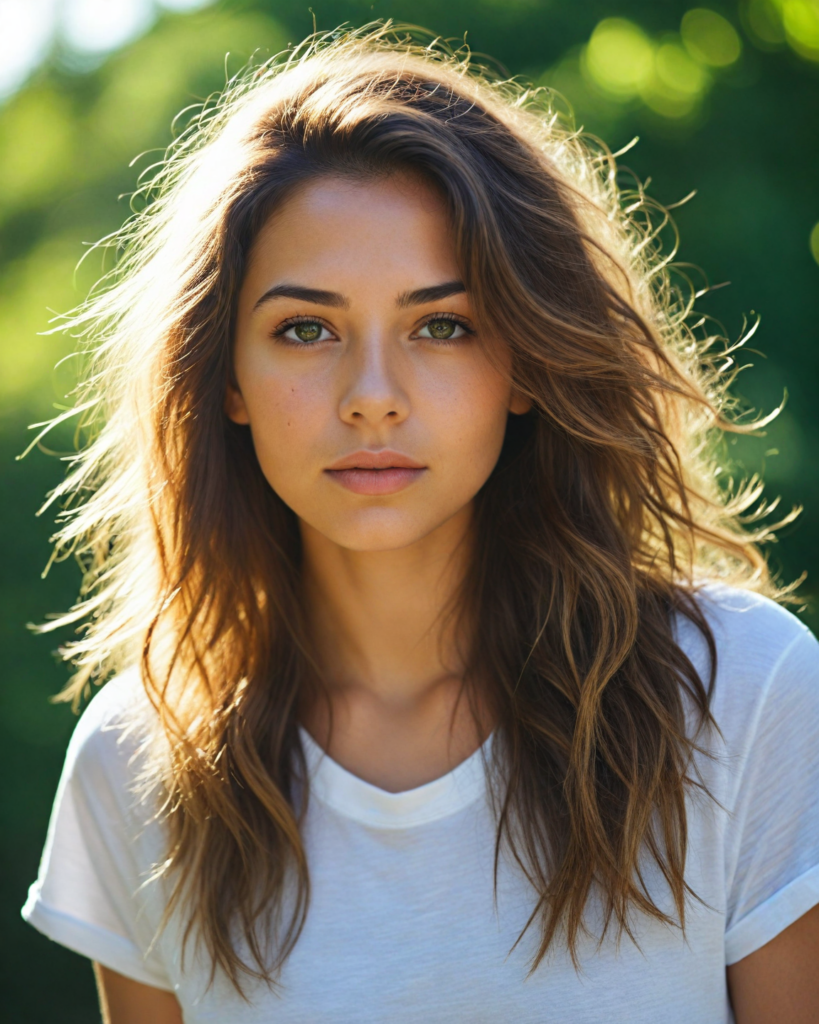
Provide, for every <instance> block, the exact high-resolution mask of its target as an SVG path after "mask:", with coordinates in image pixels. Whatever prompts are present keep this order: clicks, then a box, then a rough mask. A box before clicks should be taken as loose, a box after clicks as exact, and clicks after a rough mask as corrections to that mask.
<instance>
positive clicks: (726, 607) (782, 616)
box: [677, 583, 819, 732]
mask: <svg viewBox="0 0 819 1024" xmlns="http://www.w3.org/2000/svg"><path fill="white" fill-rule="evenodd" d="M696 600H697V603H698V604H699V607H700V609H701V611H702V613H703V615H704V616H705V619H706V621H707V623H708V625H709V626H710V628H711V632H712V634H713V637H714V643H715V646H716V655H717V662H716V677H715V683H714V691H713V695H712V705H711V708H712V713H713V714H714V717H715V719H716V721H717V724H718V725H719V726H720V728H722V729H725V728H728V729H729V730H730V731H732V732H733V731H735V730H739V731H740V732H741V731H744V730H745V729H750V730H754V729H755V728H756V726H757V725H758V724H759V717H760V716H761V715H762V714H763V713H764V714H765V716H766V718H767V719H768V720H769V723H771V722H775V721H776V720H777V719H779V718H780V716H782V715H787V716H792V715H794V714H801V715H805V716H807V718H808V719H809V721H810V725H811V727H812V728H814V729H817V728H819V642H817V640H816V637H815V636H814V635H813V633H811V631H810V630H809V629H808V627H807V626H805V625H804V623H802V622H801V621H800V620H799V619H798V618H797V617H796V615H794V614H793V613H792V612H790V611H788V610H787V609H786V608H784V607H782V605H780V604H777V603H776V601H773V600H771V599H770V598H768V597H764V596H762V595H761V594H757V593H754V592H753V591H750V590H742V589H739V588H736V587H729V586H725V585H723V584H718V583H708V584H706V585H704V586H702V587H700V588H699V590H698V591H697V594H696ZM677 640H678V642H679V644H680V646H681V647H682V649H683V650H684V651H685V653H686V654H687V655H688V656H689V658H691V660H692V661H693V663H694V665H695V667H696V668H697V670H698V672H699V673H700V675H701V677H702V678H703V680H707V679H708V676H709V674H710V673H709V665H710V662H709V655H708V647H707V645H706V643H705V640H704V638H703V636H702V634H701V632H700V630H699V629H698V628H697V627H696V626H695V625H694V624H693V623H692V622H691V621H690V620H687V619H684V618H683V617H682V616H681V617H680V619H679V621H678V623H677ZM791 724H793V723H792V720H791Z"/></svg>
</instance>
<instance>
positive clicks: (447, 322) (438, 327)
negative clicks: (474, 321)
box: [418, 316, 472, 341]
mask: <svg viewBox="0 0 819 1024" xmlns="http://www.w3.org/2000/svg"><path fill="white" fill-rule="evenodd" d="M471 333H472V331H470V330H469V328H468V327H465V326H464V325H463V324H462V323H460V322H459V321H458V320H454V319H452V317H448V316H439V317H435V318H434V319H433V320H427V322H426V323H425V324H424V326H423V327H422V328H421V330H420V331H419V332H418V335H419V337H421V338H432V339H433V341H450V340H454V339H456V338H463V337H465V335H467V334H471Z"/></svg>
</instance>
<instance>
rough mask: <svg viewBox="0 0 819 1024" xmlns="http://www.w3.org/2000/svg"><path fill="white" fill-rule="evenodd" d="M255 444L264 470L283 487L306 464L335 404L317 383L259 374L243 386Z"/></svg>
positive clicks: (277, 485)
mask: <svg viewBox="0 0 819 1024" xmlns="http://www.w3.org/2000/svg"><path fill="white" fill-rule="evenodd" d="M242 393H243V395H244V397H245V402H246V404H247V408H248V413H249V417H250V430H251V434H252V436H253V444H254V446H255V449H256V455H257V457H258V459H259V464H260V465H261V467H262V471H263V472H264V474H265V476H266V477H267V479H268V481H269V482H270V484H271V486H273V487H274V489H276V490H279V489H280V487H281V486H282V485H283V484H284V486H287V483H288V481H290V480H291V478H292V477H293V467H301V466H303V465H304V459H305V456H306V454H307V452H308V451H314V450H315V447H316V443H317V441H318V439H319V438H320V437H321V436H322V433H323V431H324V429H325V427H326V420H327V415H328V413H327V410H328V406H329V405H330V404H331V403H330V401H329V398H328V396H327V395H326V394H325V393H324V389H323V388H321V387H320V386H318V385H316V384H315V383H308V382H305V381H304V380H293V379H288V378H287V377H286V376H283V375H278V374H277V375H273V374H269V375H259V376H256V377H255V378H254V379H253V381H252V383H250V384H249V385H247V386H245V387H243V388H242Z"/></svg>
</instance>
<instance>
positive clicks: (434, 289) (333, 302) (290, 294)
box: [253, 281, 466, 309]
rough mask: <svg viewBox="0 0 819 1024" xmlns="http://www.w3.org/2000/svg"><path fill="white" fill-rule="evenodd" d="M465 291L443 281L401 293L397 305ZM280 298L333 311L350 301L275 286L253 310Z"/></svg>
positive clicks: (309, 290)
mask: <svg viewBox="0 0 819 1024" xmlns="http://www.w3.org/2000/svg"><path fill="white" fill-rule="evenodd" d="M465 291H466V288H465V286H464V284H463V282H462V281H445V282H444V283H443V284H435V285H432V286H431V287H429V288H416V290H415V291H412V292H402V293H401V294H400V295H399V296H398V300H397V305H398V307H399V308H400V309H406V308H407V306H423V305H424V304H425V303H428V302H440V300H441V299H446V298H449V296H450V295H460V294H462V293H463V292H465ZM280 298H281V299H300V300H301V301H302V302H312V303H313V304H314V305H316V306H332V307H333V308H335V309H349V308H350V300H349V299H348V298H346V296H344V295H342V294H341V293H340V292H328V291H325V290H324V289H323V288H305V287H303V286H302V285H299V284H277V285H276V286H275V287H274V288H268V290H267V291H266V292H265V293H264V295H262V297H261V298H260V299H259V300H258V301H257V302H256V305H255V306H254V307H253V308H254V309H258V308H259V306H261V305H263V304H264V303H265V302H270V300H271V299H280Z"/></svg>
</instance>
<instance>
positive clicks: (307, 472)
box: [95, 177, 819, 1024]
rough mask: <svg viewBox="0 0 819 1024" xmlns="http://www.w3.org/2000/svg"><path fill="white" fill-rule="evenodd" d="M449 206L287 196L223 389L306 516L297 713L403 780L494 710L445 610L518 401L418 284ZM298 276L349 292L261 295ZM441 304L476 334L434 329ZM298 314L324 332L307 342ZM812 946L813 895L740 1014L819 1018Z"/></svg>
mask: <svg viewBox="0 0 819 1024" xmlns="http://www.w3.org/2000/svg"><path fill="white" fill-rule="evenodd" d="M446 224H447V219H446V212H445V210H444V208H443V205H442V202H441V200H440V199H439V197H438V196H437V195H436V193H434V192H433V191H431V190H430V189H429V188H427V187H426V186H425V185H423V184H422V183H420V182H418V181H416V180H413V179H411V178H407V177H396V178H391V179H383V180H380V181H370V182H364V183H362V182H358V183H355V182H351V181H343V180H337V179H324V180H321V181H319V182H316V183H313V184H312V185H310V186H309V187H307V188H305V189H303V190H302V191H301V192H300V193H298V194H297V195H296V196H294V197H293V198H291V199H290V200H289V201H288V202H287V203H286V204H285V205H284V206H283V207H282V209H281V210H280V211H278V213H276V214H275V215H274V216H273V217H272V218H271V220H270V221H269V222H268V224H267V225H266V226H265V228H264V229H263V231H262V232H261V234H260V236H259V238H258V240H257V244H256V245H255V247H254V250H253V252H252V253H251V258H250V261H249V266H248V272H247V275H246V278H245V281H244V282H243V286H242V289H241V293H240V296H239V308H238V318H237V332H236V339H235V342H236V345H235V361H234V370H235V386H231V387H230V388H229V389H228V392H227V396H226V401H225V411H226V413H227V414H228V416H229V417H230V418H231V419H233V420H234V421H235V422H237V423H241V424H247V425H249V427H250V430H251V433H252V436H253V441H254V445H255V448H256V452H257V454H258V458H259V463H260V465H261V468H262V471H263V472H264V474H265V476H266V478H267V480H268V481H269V483H270V485H271V486H272V487H273V488H274V490H276V492H277V493H278V494H279V495H280V497H281V498H282V499H283V500H284V501H285V502H286V503H287V504H288V505H289V506H290V508H292V509H293V510H294V511H295V513H296V515H297V516H298V517H299V521H300V525H301V531H302V537H303V542H304V552H305V573H306V584H307V587H308V595H309V605H310V609H311V615H312V620H311V625H312V630H313V634H314V638H315V645H316V650H317V652H318V656H319V659H320V661H321V662H322V664H323V667H324V670H325V675H326V682H327V688H328V704H326V705H324V704H321V705H319V706H317V707H305V708H303V709H302V719H303V722H304V724H305V726H306V727H307V728H308V729H309V730H310V731H311V732H312V733H313V735H314V736H315V737H316V738H317V739H318V741H319V742H320V743H321V744H322V745H323V746H324V747H325V749H327V750H328V753H330V755H331V756H332V757H333V758H334V759H335V760H336V761H338V762H339V763H341V764H342V765H343V766H344V767H346V768H347V769H348V770H350V771H352V772H353V773H355V774H356V775H358V776H359V777H361V778H364V779H366V780H367V781H369V782H372V783H373V784H375V785H378V786H380V787H382V788H384V789H388V790H393V791H400V790H404V789H409V788H412V787H414V786H418V785H422V784H423V783H425V782H428V781H430V780H431V779H434V778H437V777H439V776H441V775H443V774H445V773H446V772H447V771H449V770H451V769H452V768H453V767H454V766H455V765H456V764H458V763H459V762H460V761H462V760H463V759H464V758H465V757H467V756H468V755H469V754H470V753H472V751H473V750H474V749H475V748H476V747H477V745H478V744H479V743H480V742H481V741H482V739H483V738H484V735H485V733H486V731H487V730H488V729H489V728H491V722H488V721H485V720H482V716H481V709H480V708H478V709H477V710H478V719H479V720H478V721H477V722H476V721H475V717H474V716H473V715H472V714H471V712H470V710H469V709H468V708H467V707H466V702H465V701H459V700H458V697H459V694H460V683H461V661H460V658H459V655H458V651H459V646H458V640H459V638H458V637H456V636H455V635H454V633H453V631H452V628H451V625H450V626H448V625H447V623H448V620H447V618H446V616H445V614H444V613H445V610H446V608H447V604H448V602H449V601H450V600H451V598H452V597H453V595H454V594H455V593H456V588H457V586H458V583H459V581H460V579H461V573H462V570H463V566H464V564H465V561H466V560H467V559H468V558H469V557H470V552H471V534H470V523H471V515H472V501H473V498H474V496H475V494H476V493H477V491H478V490H479V489H480V487H481V486H482V485H483V483H484V482H485V481H486V479H487V477H488V476H489V474H490V473H491V471H492V468H493V467H494V465H495V462H496V461H497V457H498V454H499V452H500V448H501V444H502V441H503V436H504V430H505V425H506V421H507V416H508V413H509V412H512V413H522V412H525V411H526V408H527V407H526V403H525V402H524V401H523V400H522V399H521V398H520V397H519V396H517V395H516V394H514V393H513V391H512V389H511V387H510V384H509V378H508V367H509V357H508V354H506V352H505V350H504V347H503V343H502V339H492V338H482V337H481V335H480V325H478V324H476V323H475V322H474V320H473V316H472V310H471V308H470V302H469V296H468V295H467V294H466V293H464V292H456V293H454V294H451V295H448V296H446V297H444V298H440V297H439V298H437V299H435V300H432V299H429V301H424V302H418V303H415V302H412V303H410V302H408V301H407V298H408V297H409V296H410V295H411V293H413V292H416V291H418V290H419V289H427V288H430V287H433V286H437V285H441V284H444V283H446V282H454V281H457V280H458V278H459V273H458V268H457V263H456V260H455V253H454V249H453V245H452V240H451V238H450V236H449V232H448V231H447V228H446ZM293 285H298V286H299V287H301V288H303V289H312V290H313V291H316V290H320V291H324V292H325V293H333V294H334V295H336V296H340V297H341V299H340V300H339V299H338V298H332V296H328V295H324V296H316V295H315V294H314V295H312V296H310V297H309V298H308V297H306V296H305V295H304V294H302V296H301V297H293V295H292V294H291V295H289V296H288V295H282V294H277V295H275V296H270V295H269V293H270V292H271V290H272V289H277V288H278V289H281V288H282V287H283V286H287V288H288V289H290V290H291V291H292V286H293ZM265 296H269V297H268V298H267V299H264V297H265ZM402 297H403V301H402ZM417 297H418V296H416V298H417ZM316 298H319V299H320V300H321V301H315V300H316ZM427 298H428V297H427ZM260 300H263V301H260ZM442 315H445V316H456V317H461V318H464V322H465V323H466V324H467V325H468V326H469V328H470V329H472V330H474V331H475V333H474V334H469V333H464V334H462V335H461V334H460V332H458V331H454V332H453V333H454V335H455V336H454V337H453V338H452V339H450V340H449V341H448V342H447V343H446V344H442V343H441V342H440V341H438V340H436V339H435V338H433V337H427V336H426V335H428V334H430V332H431V328H430V326H429V325H428V323H427V322H428V321H429V320H430V318H431V317H432V318H434V317H439V318H440V317H441V316H442ZM293 317H301V318H302V320H303V322H302V326H301V328H300V330H301V331H302V333H305V331H306V333H307V335H309V336H311V337H313V336H314V337H315V338H316V339H317V340H310V341H304V340H302V341H299V340H298V337H297V336H296V332H294V330H293V327H292V326H289V325H288V324H287V321H288V319H289V318H293ZM304 321H309V322H310V323H311V324H312V325H313V326H312V327H310V325H309V324H306V323H304ZM425 326H426V327H427V329H426V332H425V330H424V328H425ZM444 326H446V325H444ZM282 328H283V330H282ZM319 328H320V329H319ZM439 328H440V323H439ZM279 330H282V333H281V334H278V335H277V331H279ZM311 332H312V333H311ZM444 333H446V331H444ZM385 449H386V450H390V451H393V452H398V453H401V454H403V455H404V456H408V457H409V458H410V459H411V460H412V461H413V463H414V464H416V465H417V466H419V467H422V468H421V469H419V470H418V471H417V472H416V473H415V474H414V475H413V478H412V479H411V480H410V481H409V482H408V483H407V484H406V486H404V487H402V488H401V489H398V490H395V491H393V492H392V493H386V494H360V493H356V492H355V491H354V490H350V489H349V488H347V487H345V486H344V485H343V483H342V482H340V479H339V477H338V475H334V474H333V473H332V472H328V469H329V468H330V467H332V466H334V465H335V464H336V463H338V462H339V460H344V459H345V457H347V456H351V455H354V453H356V452H360V451H368V452H375V451H383V450H385ZM355 461H356V460H355V457H354V458H353V462H355ZM460 639H461V640H465V641H466V642H468V637H461V638H460ZM330 711H331V712H332V721H333V730H332V735H331V736H330V734H329V728H328V727H329V714H330ZM817 954H819V908H816V909H814V910H813V911H811V912H810V913H809V914H807V915H805V917H803V918H802V919H801V920H799V921H797V922H796V923H795V924H793V925H792V926H791V927H790V928H788V929H786V930H785V931H784V932H782V933H781V934H780V935H779V936H777V937H776V938H775V939H774V940H773V941H772V942H770V943H768V944H767V945H766V946H764V947H762V948H761V949H759V950H757V951H756V952H755V953H753V954H751V955H750V956H748V957H746V958H745V959H744V960H741V961H740V962H739V963H736V964H734V965H732V966H731V967H730V968H728V983H729V987H730V992H731V999H732V1002H733V1005H734V1007H735V1013H736V1020H737V1022H738V1024H817V1022H819V980H818V979H819V971H817V970H816V969H815V968H816V961H817ZM95 971H96V975H97V982H98V987H99V991H100V1002H101V1006H102V1011H103V1019H104V1021H105V1022H106V1024H181V1021H182V1016H181V1012H180V1009H179V1005H178V1003H177V1001H176V999H175V998H174V997H173V996H172V995H171V994H169V993H168V992H163V991H161V990H159V989H155V988H151V987H150V986H147V985H143V984H141V983H139V982H136V981H132V980H131V979H128V978H124V977H122V976H121V975H119V974H116V973H115V972H113V971H110V970H108V969H107V968H102V967H99V966H98V965H96V966H95Z"/></svg>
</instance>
